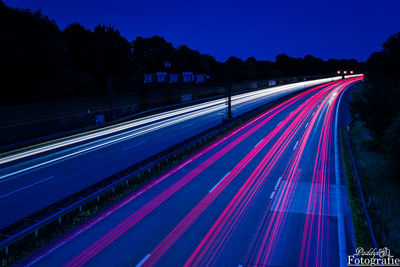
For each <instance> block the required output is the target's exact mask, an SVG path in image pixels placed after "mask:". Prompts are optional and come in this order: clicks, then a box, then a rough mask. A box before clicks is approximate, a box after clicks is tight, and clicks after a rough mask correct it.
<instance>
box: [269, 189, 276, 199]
mask: <svg viewBox="0 0 400 267" xmlns="http://www.w3.org/2000/svg"><path fill="white" fill-rule="evenodd" d="M274 195H275V191H272V193H271V195H270V196H269V199H272V198H273V197H274Z"/></svg>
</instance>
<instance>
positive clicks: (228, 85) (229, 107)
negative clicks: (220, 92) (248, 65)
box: [225, 76, 232, 120]
mask: <svg viewBox="0 0 400 267" xmlns="http://www.w3.org/2000/svg"><path fill="white" fill-rule="evenodd" d="M225 89H226V96H227V99H226V101H227V103H226V105H227V111H226V113H227V120H231V119H232V103H231V102H232V80H231V77H230V76H226V78H225Z"/></svg>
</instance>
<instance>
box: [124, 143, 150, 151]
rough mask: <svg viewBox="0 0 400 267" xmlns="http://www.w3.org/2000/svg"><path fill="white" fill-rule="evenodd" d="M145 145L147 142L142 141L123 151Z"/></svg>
mask: <svg viewBox="0 0 400 267" xmlns="http://www.w3.org/2000/svg"><path fill="white" fill-rule="evenodd" d="M144 143H146V141H142V142H140V143H137V144H134V145H133V146H128V147H125V148H123V149H122V151H127V150H129V149H132V148H134V147H137V146H140V145H142V144H144Z"/></svg>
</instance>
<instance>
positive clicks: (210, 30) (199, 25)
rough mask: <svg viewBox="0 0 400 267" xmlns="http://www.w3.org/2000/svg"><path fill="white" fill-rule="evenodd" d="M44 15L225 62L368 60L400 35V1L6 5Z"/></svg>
mask: <svg viewBox="0 0 400 267" xmlns="http://www.w3.org/2000/svg"><path fill="white" fill-rule="evenodd" d="M4 3H5V4H7V5H8V6H12V7H19V8H30V9H32V10H36V9H41V10H42V11H43V13H44V14H46V15H48V16H49V17H50V18H52V19H55V20H56V22H57V24H58V26H59V27H60V28H61V29H63V28H64V27H65V26H66V25H68V24H70V23H73V22H79V23H81V24H82V25H84V26H85V27H87V28H90V29H93V28H94V26H96V25H98V24H105V25H109V24H111V25H113V26H114V27H115V28H117V29H119V30H120V31H121V33H122V35H123V36H125V37H126V38H127V39H128V40H132V39H135V38H136V37H137V36H143V37H150V36H153V35H159V36H162V37H164V38H165V39H166V40H167V41H169V42H172V43H173V44H174V45H175V46H176V47H177V46H179V45H182V44H186V45H188V46H189V47H190V48H192V49H197V50H199V51H200V52H202V53H208V54H210V55H212V56H214V57H215V58H216V59H217V60H221V61H224V60H226V59H227V58H228V57H229V56H236V57H240V58H242V59H246V58H247V57H250V56H254V57H255V58H256V59H259V60H261V59H267V60H273V59H274V58H275V56H276V55H277V54H280V53H286V54H288V55H289V56H293V57H303V56H305V55H307V54H311V55H313V56H316V57H320V58H323V59H329V58H355V59H357V60H362V61H364V60H366V59H367V58H368V57H369V55H370V54H371V53H372V52H374V51H378V50H380V49H381V44H382V43H383V42H384V41H385V40H386V39H387V38H388V37H389V36H390V35H392V34H394V33H396V32H398V31H400V17H399V13H400V0H380V1H373V0H355V1H351V0H348V1H342V0H335V1H331V0H319V1H302V0H286V1H285V0H281V1H279V0H276V1H268V0H264V1H255V0H245V1H243V0H242V1H234V0H229V1H227V0H222V1H216V0H213V1H211V0H203V1H190V0H186V1H179V0H171V1H165V0H163V1H162V0H146V1H145V0H142V1H139V0H131V1H127V0H125V1H123V0H114V1H104V0H4Z"/></svg>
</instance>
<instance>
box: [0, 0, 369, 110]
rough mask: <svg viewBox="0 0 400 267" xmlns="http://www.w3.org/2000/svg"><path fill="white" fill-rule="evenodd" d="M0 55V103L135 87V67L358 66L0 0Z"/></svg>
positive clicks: (235, 72) (230, 72) (260, 72)
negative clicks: (180, 39) (231, 48)
mask: <svg viewBox="0 0 400 267" xmlns="http://www.w3.org/2000/svg"><path fill="white" fill-rule="evenodd" d="M0 57H1V61H0V83H1V88H2V89H1V90H2V97H1V98H0V99H1V104H2V105H15V104H23V103H32V102H41V101H47V100H53V99H60V98H74V97H83V96H93V95H101V94H106V93H107V92H106V78H107V77H113V80H114V81H118V80H124V81H129V82H131V84H132V86H131V87H132V90H135V86H134V85H135V84H140V82H141V81H142V79H143V74H145V73H154V72H157V71H168V72H169V73H180V72H183V71H191V72H195V73H205V74H208V75H210V77H211V79H218V78H221V77H226V76H229V77H232V79H233V81H243V80H252V79H267V78H279V77H290V76H300V75H319V74H331V73H335V72H336V70H337V69H344V68H352V69H356V70H360V69H362V68H363V64H362V63H360V62H357V61H356V60H344V59H342V60H335V59H330V60H328V61H324V60H322V59H319V58H316V57H313V56H310V55H307V56H305V57H304V58H293V57H289V56H287V55H285V54H281V55H278V56H277V57H276V59H275V61H266V60H256V59H255V58H254V57H249V58H248V59H247V60H242V59H240V58H236V57H230V58H228V59H227V60H226V61H225V62H219V61H217V60H216V59H215V58H214V57H212V56H210V55H207V54H201V53H200V52H199V51H196V50H193V49H190V48H189V47H187V46H185V45H183V46H180V47H178V48H175V47H174V46H173V45H172V44H171V43H170V42H167V41H166V40H165V39H164V38H162V37H159V36H153V37H150V38H143V37H137V38H136V39H135V40H132V41H129V40H127V39H126V38H125V37H123V36H122V35H121V33H120V32H119V31H118V29H115V28H114V27H112V26H104V25H98V26H96V27H95V28H94V29H93V30H90V29H87V28H85V27H84V26H82V25H80V24H79V23H73V24H70V25H68V26H67V27H66V28H65V29H63V30H60V29H59V27H58V26H57V24H56V22H55V21H54V20H51V19H49V17H48V16H46V15H43V14H42V13H41V11H39V10H38V11H31V10H28V9H18V8H10V7H7V6H6V5H5V4H4V3H3V2H2V1H1V0H0ZM166 62H168V63H169V64H165V63H166Z"/></svg>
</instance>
